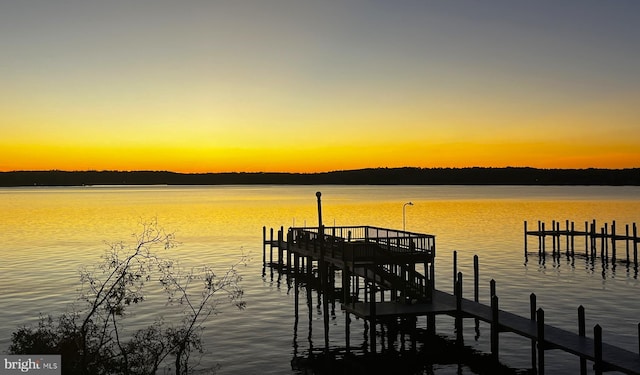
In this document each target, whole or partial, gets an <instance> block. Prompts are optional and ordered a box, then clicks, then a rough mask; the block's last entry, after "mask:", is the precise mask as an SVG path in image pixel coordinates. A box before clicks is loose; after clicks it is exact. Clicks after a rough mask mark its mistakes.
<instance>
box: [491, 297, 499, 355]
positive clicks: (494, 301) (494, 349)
mask: <svg viewBox="0 0 640 375" xmlns="http://www.w3.org/2000/svg"><path fill="white" fill-rule="evenodd" d="M498 318H499V310H498V296H496V295H494V296H492V297H491V357H492V358H493V360H494V361H496V362H498V358H499V354H500V344H499V340H500V323H499V322H498Z"/></svg>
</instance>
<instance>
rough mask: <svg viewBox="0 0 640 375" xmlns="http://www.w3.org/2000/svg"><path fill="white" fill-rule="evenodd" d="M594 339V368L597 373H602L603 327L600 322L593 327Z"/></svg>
mask: <svg viewBox="0 0 640 375" xmlns="http://www.w3.org/2000/svg"><path fill="white" fill-rule="evenodd" d="M593 341H594V342H593V349H594V353H593V354H594V355H593V356H594V358H595V363H594V364H593V369H594V370H595V373H596V375H602V327H600V325H599V324H596V325H595V327H593Z"/></svg>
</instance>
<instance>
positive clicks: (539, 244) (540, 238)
mask: <svg viewBox="0 0 640 375" xmlns="http://www.w3.org/2000/svg"><path fill="white" fill-rule="evenodd" d="M543 230H544V229H543V227H542V222H541V221H540V220H538V256H540V254H541V253H542V239H543V238H544V234H543V233H542V231H543Z"/></svg>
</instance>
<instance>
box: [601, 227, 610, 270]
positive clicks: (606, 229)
mask: <svg viewBox="0 0 640 375" xmlns="http://www.w3.org/2000/svg"><path fill="white" fill-rule="evenodd" d="M608 232H609V224H608V223H604V227H602V229H600V233H601V234H602V240H601V241H600V258H601V259H602V261H604V260H607V261H608V260H609V247H608V246H607V235H608Z"/></svg>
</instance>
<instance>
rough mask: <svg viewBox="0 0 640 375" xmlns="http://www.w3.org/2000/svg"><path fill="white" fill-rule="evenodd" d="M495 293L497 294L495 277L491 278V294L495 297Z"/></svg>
mask: <svg viewBox="0 0 640 375" xmlns="http://www.w3.org/2000/svg"><path fill="white" fill-rule="evenodd" d="M495 295H496V281H495V280H494V279H491V281H490V282H489V296H490V297H491V298H493V296H495Z"/></svg>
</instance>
